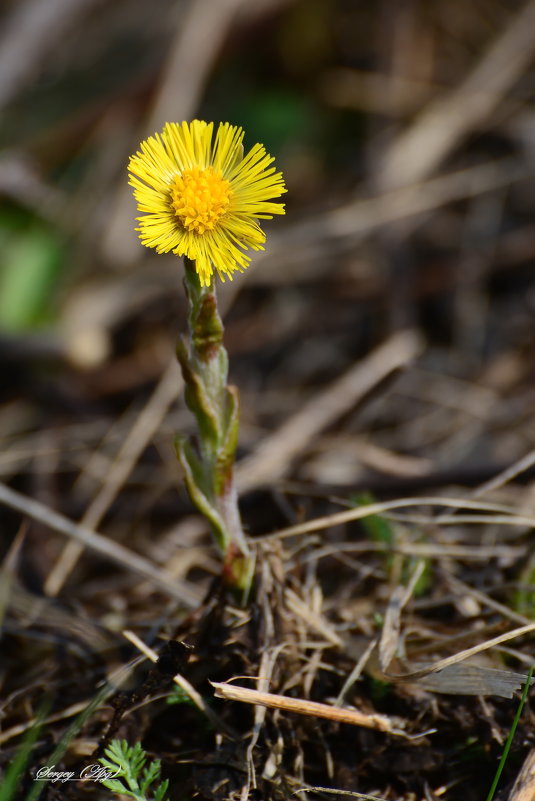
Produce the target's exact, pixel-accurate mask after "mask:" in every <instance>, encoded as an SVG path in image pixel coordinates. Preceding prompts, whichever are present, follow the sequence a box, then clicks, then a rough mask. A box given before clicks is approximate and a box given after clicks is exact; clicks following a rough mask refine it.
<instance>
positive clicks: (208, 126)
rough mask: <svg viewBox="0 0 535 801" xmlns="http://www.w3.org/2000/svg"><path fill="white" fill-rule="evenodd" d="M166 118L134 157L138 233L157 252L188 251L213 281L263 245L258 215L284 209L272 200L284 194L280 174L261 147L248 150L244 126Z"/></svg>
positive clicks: (240, 266)
mask: <svg viewBox="0 0 535 801" xmlns="http://www.w3.org/2000/svg"><path fill="white" fill-rule="evenodd" d="M213 130H214V125H213V123H211V122H210V123H207V122H202V121H201V120H193V122H191V123H187V122H183V123H182V124H178V123H175V122H169V123H167V124H166V125H165V127H164V129H163V131H162V133H161V134H155V135H154V136H150V137H149V138H148V139H146V140H145V141H144V142H142V143H141V150H140V151H138V152H137V153H136V154H135V155H134V156H132V158H131V159H130V164H129V166H128V169H129V172H130V185H131V186H133V187H134V195H135V198H136V200H137V202H138V209H139V211H141V212H143V216H142V217H139V218H138V221H139V227H138V228H137V229H136V230H137V231H138V232H139V237H140V239H141V242H142V244H143V245H146V246H147V247H152V248H155V249H156V251H157V252H158V253H169V251H172V252H173V253H176V254H178V255H179V256H187V257H188V258H189V259H191V260H192V261H194V262H195V267H196V270H197V273H198V274H199V279H200V282H201V284H202V285H203V286H208V285H209V284H210V283H211V282H212V276H213V274H214V271H215V270H217V272H218V274H219V276H220V278H221V279H222V280H223V281H224V280H225V276H229V277H232V273H233V272H235V271H237V270H238V271H240V272H241V271H243V270H244V269H245V268H246V267H247V265H248V264H249V262H250V258H249V256H247V255H246V254H245V253H244V252H243V251H244V250H247V249H248V248H251V249H252V250H263V245H264V242H265V240H266V235H265V233H264V232H263V231H262V229H261V228H260V226H259V224H258V220H260V219H271V217H272V216H273V215H274V214H284V205H283V204H282V203H273V202H271V201H272V199H273V198H276V197H280V195H282V194H283V193H284V192H286V187H285V186H284V180H283V178H282V174H281V173H280V172H277V171H276V170H275V168H274V167H272V166H270V165H271V164H272V162H273V158H272V157H271V156H269V155H268V154H267V153H266V150H265V148H264V147H263V146H262V145H258V144H257V145H254V147H252V148H251V150H250V151H249V152H248V153H247V154H246V155H245V156H244V155H243V146H242V141H243V130H242V129H241V128H238V127H236V126H234V125H229V124H228V123H226V122H225V123H221V124H220V125H219V128H218V129H217V133H216V135H215V141H214V139H213Z"/></svg>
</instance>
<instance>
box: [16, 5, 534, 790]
mask: <svg viewBox="0 0 535 801" xmlns="http://www.w3.org/2000/svg"><path fill="white" fill-rule="evenodd" d="M2 14H3V23H4V24H3V28H2V30H1V32H0V110H1V113H2V123H3V124H2V129H1V131H0V147H1V148H2V150H1V152H0V241H1V242H2V243H3V253H2V254H1V255H0V326H1V328H0V365H1V371H0V437H1V439H2V448H1V450H0V479H1V483H0V501H1V506H0V526H1V529H0V532H1V540H0V543H1V546H0V547H1V552H0V556H1V557H2V572H1V575H0V619H1V620H2V642H1V663H0V682H1V688H2V701H1V705H0V750H1V766H2V768H1V769H2V770H4V771H5V770H6V769H7V766H8V765H9V764H10V763H11V762H12V761H13V759H14V758H15V757H16V755H17V753H19V752H20V749H21V747H22V744H23V743H24V740H25V737H26V736H27V732H28V731H29V730H30V729H31V726H32V724H33V722H34V721H35V719H36V716H37V715H38V714H39V712H40V711H41V713H42V714H43V715H44V716H45V723H44V725H43V726H42V728H41V729H40V731H39V733H38V736H37V741H36V744H35V747H34V750H33V752H32V755H31V758H30V761H29V764H28V765H27V766H26V768H25V769H24V771H23V774H22V776H21V784H20V787H19V795H18V796H17V797H20V798H21V799H23V798H26V797H27V795H28V793H30V792H31V791H32V790H34V788H35V783H34V779H33V777H34V776H35V771H36V770H37V769H38V768H39V766H43V765H47V764H50V759H51V755H52V754H53V753H54V749H55V748H56V746H57V744H58V743H59V742H60V741H61V738H62V737H63V736H64V735H65V733H66V732H68V727H69V726H70V725H71V724H72V723H73V721H75V720H78V722H79V725H78V727H77V730H76V731H71V732H70V733H69V734H68V737H67V739H68V742H66V748H65V749H64V750H65V753H64V754H63V755H62V756H61V757H60V758H59V759H58V760H57V763H56V767H57V769H59V770H73V771H79V770H80V769H81V768H82V767H83V765H84V764H87V763H88V762H91V761H95V754H96V752H97V749H98V748H99V747H100V748H101V749H102V747H103V745H104V744H105V742H106V739H107V738H108V739H109V738H110V737H115V736H117V737H121V738H126V739H127V740H128V741H129V742H130V743H135V742H141V743H142V744H143V747H144V748H145V749H146V751H147V753H148V754H149V755H151V757H152V756H154V757H158V758H160V759H161V760H162V764H163V775H164V776H165V777H167V778H169V779H170V791H169V797H170V799H172V801H175V800H176V801H181V800H182V799H199V801H212V800H215V799H220V801H231V800H232V801H235V800H236V799H242V801H246V799H251V800H253V799H256V800H257V801H282V800H283V799H290V798H317V799H321V798H324V799H328V798H337V797H340V798H346V797H349V796H347V795H345V796H344V795H342V794H341V793H342V792H346V793H347V792H353V793H368V794H372V795H374V796H377V797H379V798H382V799H385V801H437V800H438V799H447V801H480V800H481V799H485V798H486V796H487V793H488V790H489V787H490V784H491V782H492V778H493V776H494V773H495V770H496V767H497V763H498V759H499V756H500V754H501V752H502V749H503V744H504V740H505V738H506V736H507V733H508V732H509V729H510V727H511V724H512V720H513V717H514V714H515V710H516V707H517V703H518V701H517V700H515V699H517V698H518V694H519V693H518V691H519V689H520V688H521V686H522V683H523V677H524V675H525V674H526V672H527V670H528V668H529V666H530V665H531V664H532V662H533V661H534V658H535V653H534V650H535V646H534V639H533V631H535V624H533V619H534V617H535V594H534V593H535V548H534V542H533V533H532V532H533V526H534V524H535V484H534V478H535V428H534V423H533V419H534V418H533V408H534V405H535V383H534V371H533V370H534V360H533V353H534V346H535V335H534V326H533V322H534V310H535V280H534V269H533V258H534V255H535V226H534V222H533V211H534V207H535V206H534V197H535V195H534V193H533V181H532V178H533V175H534V173H535V127H534V126H535V111H534V106H533V85H534V82H535V71H534V66H533V63H534V58H533V57H534V51H535V36H534V31H535V3H534V2H528V3H520V2H507V3H506V2H503V1H502V2H500V1H499V0H487V1H486V2H483V1H482V0H480V1H479V2H475V3H467V2H465V0H447V2H446V0H435V2H425V0H411V1H410V2H397V1H396V0H381V2H379V3H377V4H375V3H365V2H359V1H358V0H255V2H246V1H245V0H189V1H188V2H186V0H180V2H172V0H158V2H157V3H156V2H151V3H147V2H144V0H46V2H44V0H11V2H7V3H5V4H4V7H3V11H2ZM194 116H199V117H201V118H204V119H214V120H216V121H217V120H228V121H230V122H233V123H237V124H241V125H243V126H244V128H245V130H246V141H247V143H248V144H249V145H251V144H253V143H254V142H255V141H257V140H260V141H263V142H265V144H266V145H267V147H268V150H270V152H272V153H273V154H274V155H275V156H276V158H277V164H278V166H280V168H281V169H282V170H283V171H284V173H285V176H286V179H287V184H288V189H289V193H288V196H287V199H288V202H287V215H286V217H285V218H284V219H283V220H278V221H275V222H274V223H273V224H272V225H270V226H268V227H269V231H268V243H269V248H268V249H267V250H266V252H265V253H264V254H261V255H259V256H258V258H255V260H254V264H253V266H252V267H251V268H250V270H249V271H248V272H247V274H246V275H244V276H243V277H239V278H238V279H236V280H235V281H234V282H232V283H231V284H229V283H227V284H226V285H224V286H222V287H221V292H220V302H221V306H222V309H223V310H224V314H225V320H226V337H225V341H226V344H227V347H228V350H229V353H230V358H231V378H232V381H233V383H235V384H237V385H238V386H239V388H240V392H241V402H242V425H241V439H240V449H241V450H240V461H239V463H238V468H237V472H238V480H239V484H240V487H241V493H242V495H241V509H242V516H243V520H244V523H245V525H246V528H247V531H248V533H249V534H250V536H251V540H252V542H254V544H255V547H256V552H257V571H256V576H255V582H254V586H253V589H252V592H251V595H250V597H249V598H248V599H247V601H246V603H245V604H243V605H240V603H239V601H238V600H237V599H235V598H231V597H229V596H228V595H226V594H225V591H224V589H223V588H222V587H221V585H220V582H219V574H220V567H221V562H220V556H219V554H218V553H217V551H216V549H215V547H214V546H213V544H212V540H211V537H210V532H209V529H208V526H207V524H206V523H205V522H204V521H203V520H202V519H201V518H199V517H198V516H197V515H196V514H195V513H194V510H193V508H192V506H191V505H190V503H189V500H188V498H187V496H186V494H185V492H184V490H183V487H182V479H181V475H180V471H179V468H178V465H177V463H176V460H175V457H174V453H173V445H172V443H173V437H174V436H175V434H176V433H177V432H181V433H184V432H190V433H193V425H192V419H191V417H190V414H189V412H188V411H187V409H186V407H185V404H184V402H183V400H182V397H181V378H180V375H179V371H178V367H177V366H176V363H175V360H174V356H173V351H174V343H175V341H176V338H177V336H178V334H179V332H180V331H181V330H183V328H184V325H185V321H184V310H185V303H184V297H183V290H182V286H181V265H180V263H179V262H178V260H177V259H176V258H173V257H164V256H161V257H160V256H156V255H155V254H153V253H152V252H148V251H143V249H142V248H141V247H140V246H139V244H138V242H137V240H136V238H135V236H134V234H133V232H132V229H133V219H134V216H135V209H134V204H133V202H132V200H131V197H130V191H129V190H128V188H127V187H126V177H125V165H126V162H127V159H128V156H129V154H130V152H132V151H133V150H135V149H136V148H137V145H138V142H139V141H140V139H142V138H143V137H144V136H145V135H146V134H147V133H152V132H153V131H155V130H158V129H160V128H161V125H162V123H163V122H165V121H167V120H178V121H180V120H182V119H190V118H192V117H194ZM374 503H377V504H382V505H379V506H377V507H376V506H373V507H372V509H371V510H370V509H367V508H366V505H369V504H374ZM371 512H373V514H371ZM99 535H100V536H99ZM517 630H519V631H517ZM511 632H513V634H514V636H510V635H511ZM175 640H178V641H181V642H184V643H185V644H187V646H188V651H187V658H186V657H184V654H183V653H182V652H181V651H180V652H179V654H178V656H179V658H178V660H177V661H176V662H173V661H172V659H171V661H169V660H170V657H172V656H173V655H174V646H173V645H171V646H170V645H169V643H170V642H172V641H175ZM147 647H148V648H150V649H153V652H154V653H153V657H154V658H155V657H156V656H157V655H158V653H160V655H162V654H163V657H162V658H161V659H160V662H159V663H158V664H157V666H156V668H152V669H151V668H150V667H148V665H149V664H150V663H149V662H147V661H146V660H145V661H143V662H141V663H139V660H138V665H137V667H136V668H135V669H134V668H132V669H130V665H131V663H132V660H134V659H135V658H137V657H139V655H140V649H142V648H147ZM162 649H163V650H162ZM467 652H468V653H467ZM444 660H446V661H444ZM437 668H442V669H441V670H438V669H437ZM178 671H180V673H181V675H182V676H183V679H184V680H185V682H186V683H184V681H183V687H186V692H187V693H188V694H190V695H191V696H193V701H192V702H191V701H190V702H188V703H174V704H169V703H168V700H169V696H175V700H176V691H175V690H173V684H172V681H171V678H172V676H173V674H174V673H175V672H178ZM117 673H119V674H121V679H123V678H125V676H126V679H125V681H126V683H125V684H123V685H121V688H120V689H114V688H115V686H116V685H115V684H113V685H112V684H107V683H106V681H107V680H108V679H110V677H111V676H114V675H115V679H114V681H115V680H116V678H117V676H116V674H117ZM231 679H235V681H232V683H231V684H230V685H221V686H218V688H217V697H216V694H215V691H214V686H213V683H214V682H216V683H218V682H219V683H222V682H227V681H229V680H231ZM117 686H118V685H117ZM230 687H242V688H247V689H248V690H256V691H258V692H261V693H269V694H271V696H273V695H274V696H282V697H283V698H282V700H281V698H280V697H278V698H275V699H274V698H273V697H269V698H268V699H267V701H266V698H265V697H263V698H260V700H263V701H265V702H267V703H268V705H269V706H268V707H266V706H259V705H256V704H251V700H253V701H254V700H256V701H258V700H259V697H258V696H256V697H254V698H253V699H251V698H250V697H247V698H245V697H241V698H240V699H238V700H232V699H230V698H224V697H220V696H221V695H224V694H225V693H229V692H230V689H229V688H230ZM238 694H239V691H238ZM244 695H246V694H242V696H244ZM92 699H97V700H98V703H95V705H94V708H93V709H92V711H91V714H89V715H88V716H86V717H87V719H85V720H80V719H79V718H77V716H78V715H79V714H80V713H81V712H82V711H83V710H84V708H85V707H86V706H87V704H88V703H89V702H91V700H92ZM310 702H313V703H312V705H310ZM285 703H286V704H287V703H290V704H291V707H290V708H289V709H285V708H284V704H285ZM314 704H320V705H322V706H314ZM296 705H297V709H296ZM533 723H534V713H533V711H532V708H531V707H530V703H529V701H528V704H527V706H526V709H525V711H524V713H523V716H522V719H521V721H520V725H519V728H518V731H517V733H516V737H515V740H514V743H513V747H512V751H511V754H510V756H509V759H508V761H507V764H506V767H505V771H504V774H503V776H502V780H501V782H500V785H499V789H498V793H497V795H496V798H498V799H502V801H505V799H509V801H527V800H528V799H533V798H534V797H535V789H534V787H535V785H534V784H533V771H532V770H531V768H530V765H532V762H533V753H534V752H533V749H534V747H535V734H534V729H533ZM530 760H531V761H530ZM523 763H524V765H525V767H524V772H523V773H521V768H522V765H523ZM4 775H5V774H4ZM515 781H516V782H517V783H516V784H515ZM322 788H323V789H322ZM328 788H331V790H332V791H336V790H338V791H339V794H337V793H336V792H334V795H333V793H332V792H328ZM298 790H301V791H303V792H299V793H298V794H295V793H296V791H298ZM305 790H308V792H306V793H305V792H304V791H305ZM41 791H42V795H41V798H42V799H47V801H52V799H57V798H61V799H88V801H99V800H102V801H104V799H108V798H110V797H111V793H109V792H108V791H107V790H105V789H104V788H103V787H102V786H101V785H99V784H98V783H96V782H85V783H78V782H69V783H67V784H64V785H61V787H58V786H53V785H51V784H49V785H44V784H43V785H42V787H41Z"/></svg>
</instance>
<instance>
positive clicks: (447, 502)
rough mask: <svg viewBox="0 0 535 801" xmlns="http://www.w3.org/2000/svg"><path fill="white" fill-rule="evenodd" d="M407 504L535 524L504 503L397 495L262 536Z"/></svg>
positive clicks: (305, 530)
mask: <svg viewBox="0 0 535 801" xmlns="http://www.w3.org/2000/svg"><path fill="white" fill-rule="evenodd" d="M405 506H446V507H451V508H453V509H459V508H461V507H462V508H465V509H477V510H484V511H485V510H486V511H489V512H497V513H501V514H502V515H508V517H502V518H500V522H509V523H511V521H513V520H514V521H515V524H517V525H518V522H519V521H520V522H521V523H522V522H523V523H524V524H525V525H532V526H535V518H534V517H531V518H530V517H524V516H523V517H518V516H517V515H515V510H514V509H511V508H509V507H508V506H504V505H503V504H497V503H485V502H482V501H472V500H469V499H462V498H441V497H434V496H431V497H429V498H426V497H416V498H398V499H396V500H393V501H385V502H384V503H370V504H368V505H366V506H359V507H357V508H355V509H347V510H345V511H343V512H336V513H335V514H332V515H326V516H325V517H316V518H315V519H314V520H309V521H307V522H306V523H299V524H298V525H296V526H289V527H288V528H283V529H280V530H279V531H276V532H274V533H273V534H268V535H266V536H265V537H263V538H262V539H263V540H268V539H283V538H286V537H294V536H296V535H298V534H309V533H310V532H311V531H321V530H322V529H324V528H330V527H331V526H340V525H342V524H344V523H351V522H352V521H354V520H362V519H363V518H364V517H369V516H370V515H380V514H383V513H384V512H388V511H390V509H401V508H403V507H405ZM456 519H457V518H456ZM487 522H488V521H487Z"/></svg>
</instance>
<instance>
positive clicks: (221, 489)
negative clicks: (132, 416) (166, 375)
mask: <svg viewBox="0 0 535 801" xmlns="http://www.w3.org/2000/svg"><path fill="white" fill-rule="evenodd" d="M184 284H185V287H186V294H187V298H188V336H187V337H185V338H183V339H182V340H181V341H180V342H179V344H178V347H177V355H178V360H179V362H180V365H181V367H182V374H183V376H184V381H185V384H186V402H187V404H188V406H189V408H190V409H191V411H192V412H193V414H194V415H195V418H196V420H197V427H198V433H199V448H198V453H196V452H195V450H194V449H193V448H192V447H191V446H190V445H189V444H188V443H187V442H185V441H184V440H179V441H178V443H177V451H178V456H179V458H180V461H181V463H182V465H183V467H184V471H185V475H186V484H187V487H188V491H189V493H190V496H191V499H192V501H193V502H194V503H195V505H196V506H197V508H198V509H199V510H200V511H201V512H202V513H203V514H204V515H205V516H206V517H207V518H208V519H209V520H210V523H211V524H212V528H213V530H214V534H215V538H216V540H217V542H218V544H219V546H220V548H221V550H222V551H223V553H224V555H225V563H224V569H223V575H224V578H225V580H226V581H227V583H228V584H230V585H231V586H233V587H235V588H237V589H240V590H242V591H247V590H248V588H249V584H250V580H251V572H252V559H251V553H250V549H249V546H248V544H247V539H246V537H245V534H244V531H243V527H242V523H241V518H240V513H239V509H238V494H237V492H236V487H235V483H234V473H233V468H234V457H235V453H236V446H237V442H238V424H239V401H238V390H237V389H236V387H229V386H228V385H227V376H228V356H227V352H226V350H225V347H224V345H223V323H222V321H221V317H220V316H219V312H218V308H217V298H216V294H215V290H214V285H213V283H212V284H211V285H210V286H209V287H203V286H201V284H200V281H199V277H198V275H197V272H196V270H195V266H194V264H193V262H191V261H189V259H185V279H184Z"/></svg>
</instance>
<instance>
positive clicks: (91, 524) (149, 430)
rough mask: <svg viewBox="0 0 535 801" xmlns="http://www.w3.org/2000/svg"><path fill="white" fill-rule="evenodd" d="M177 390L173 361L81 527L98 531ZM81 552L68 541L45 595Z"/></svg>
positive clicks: (53, 589) (60, 584) (54, 591)
mask: <svg viewBox="0 0 535 801" xmlns="http://www.w3.org/2000/svg"><path fill="white" fill-rule="evenodd" d="M181 388H182V377H181V376H180V373H179V370H178V367H177V365H176V362H175V360H174V359H173V361H172V362H171V363H170V365H169V367H168V368H167V370H166V371H165V373H164V374H163V376H162V378H161V379H160V381H159V383H158V385H157V387H156V389H155V390H154V392H153V393H152V395H151V397H150V398H149V400H148V402H147V404H146V406H145V408H144V409H142V411H141V413H140V414H139V415H138V416H137V417H136V420H135V422H134V424H133V426H132V428H131V429H130V431H129V432H128V434H127V436H126V438H125V440H124V442H123V444H122V445H121V448H120V449H119V452H118V453H117V456H116V457H115V459H114V461H113V464H112V465H111V467H110V470H109V473H108V475H107V477H106V480H105V482H104V484H103V485H102V487H101V489H100V492H99V493H98V494H97V495H96V496H95V498H94V499H93V501H92V502H91V504H90V505H89V507H88V508H87V510H86V512H85V514H84V516H83V518H82V520H81V521H80V523H81V525H82V526H87V527H88V528H90V529H96V528H98V526H99V525H100V523H101V521H102V519H103V517H104V515H105V514H106V512H107V511H108V509H109V507H110V506H111V504H112V503H113V501H114V499H115V497H116V495H117V494H118V493H119V491H120V489H121V487H122V486H123V484H124V483H125V481H126V480H127V478H128V476H129V475H130V473H131V472H132V470H133V468H134V465H135V464H136V462H137V461H138V459H139V457H140V455H141V453H142V452H143V451H144V449H145V448H146V446H147V443H148V442H150V440H151V439H152V437H153V435H154V433H155V432H156V430H157V429H158V427H159V425H160V423H161V421H162V419H163V418H164V417H165V415H166V413H167V411H168V409H169V407H170V405H171V404H172V403H173V401H174V400H175V399H176V397H177V395H178V392H179V391H180V390H181ZM83 550H84V544H83V543H82V542H80V541H75V540H70V541H69V542H68V543H67V545H66V546H65V548H64V549H63V551H62V552H61V554H60V555H59V557H58V560H57V561H56V563H55V565H54V566H53V568H52V570H51V571H50V573H49V574H48V576H47V579H46V582H45V586H44V590H45V593H46V594H47V595H57V594H58V592H59V591H60V590H61V588H62V587H63V584H64V583H65V581H66V579H67V577H68V576H69V574H70V573H71V571H72V569H73V568H74V566H75V565H76V562H77V561H78V559H79V558H80V556H81V555H82V553H83Z"/></svg>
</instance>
